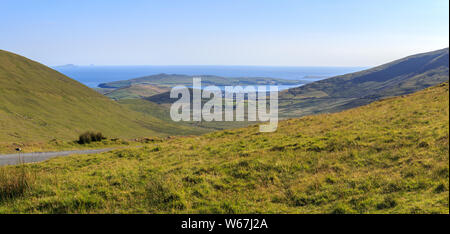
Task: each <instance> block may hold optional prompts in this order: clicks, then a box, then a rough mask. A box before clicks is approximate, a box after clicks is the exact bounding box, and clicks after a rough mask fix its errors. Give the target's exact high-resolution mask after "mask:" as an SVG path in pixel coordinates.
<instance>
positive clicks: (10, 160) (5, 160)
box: [0, 148, 115, 166]
mask: <svg viewBox="0 0 450 234" xmlns="http://www.w3.org/2000/svg"><path fill="white" fill-rule="evenodd" d="M113 149H115V148H107V149H91V150H71V151H59V152H36V153H21V154H0V166H4V165H15V164H19V163H31V162H40V161H44V160H47V159H49V158H53V157H59V156H68V155H72V154H95V153H102V152H107V151H111V150H113Z"/></svg>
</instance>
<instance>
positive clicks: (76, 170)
mask: <svg viewBox="0 0 450 234" xmlns="http://www.w3.org/2000/svg"><path fill="white" fill-rule="evenodd" d="M448 89H449V86H448V83H444V84H442V85H439V86H437V87H432V88H428V89H425V90H423V91H419V92H417V93H414V94H410V95H407V96H402V97H395V98H389V99H385V100H382V101H377V102H374V103H371V104H369V105H367V106H362V107H359V108H354V109H350V110H347V111H344V112H340V113H335V114H321V115H316V116H307V117H303V118H299V119H289V120H285V121H281V122H280V123H279V127H278V130H277V131H276V132H274V133H260V132H259V131H258V130H259V128H258V126H251V127H247V128H242V129H235V130H226V131H218V132H213V133H209V134H206V135H202V136H193V137H175V138H171V139H167V140H162V141H159V142H151V143H148V144H146V146H145V147H143V148H140V149H124V150H116V151H113V152H110V153H102V154H94V155H82V156H70V157H62V158H54V159H51V160H48V161H46V162H43V163H37V164H28V165H22V166H7V167H2V168H0V213H447V214H448V213H449V192H448V191H449V190H448V189H449V154H448V153H449V91H448Z"/></svg>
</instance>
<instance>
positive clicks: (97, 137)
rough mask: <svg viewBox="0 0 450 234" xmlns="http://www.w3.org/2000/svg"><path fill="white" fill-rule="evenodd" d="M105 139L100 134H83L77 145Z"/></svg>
mask: <svg viewBox="0 0 450 234" xmlns="http://www.w3.org/2000/svg"><path fill="white" fill-rule="evenodd" d="M104 139H106V137H104V136H103V134H102V133H101V132H97V133H95V132H85V133H83V134H81V135H80V136H79V137H78V143H79V144H89V143H91V142H95V141H102V140H104Z"/></svg>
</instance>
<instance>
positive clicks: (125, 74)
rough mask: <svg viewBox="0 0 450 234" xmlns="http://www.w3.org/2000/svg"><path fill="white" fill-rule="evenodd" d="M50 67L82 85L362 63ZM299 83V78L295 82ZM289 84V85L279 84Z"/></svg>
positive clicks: (315, 70)
mask: <svg viewBox="0 0 450 234" xmlns="http://www.w3.org/2000/svg"><path fill="white" fill-rule="evenodd" d="M53 69H55V70H57V71H59V72H61V73H63V74H64V75H66V76H68V77H71V78H73V79H75V80H77V81H79V82H81V83H83V84H84V85H86V86H89V87H92V88H93V87H97V86H98V85H99V84H100V83H107V82H112V81H118V80H128V79H132V78H138V77H143V76H149V75H155V74H160V73H167V74H183V75H191V76H194V75H198V76H201V75H216V76H223V77H271V78H283V79H290V80H299V81H301V82H312V81H317V80H321V79H324V78H328V77H332V76H336V75H343V74H346V73H350V72H356V71H360V70H364V69H365V68H363V67H271V66H75V65H66V66H59V67H53ZM299 83H300V82H299ZM282 88H289V87H282Z"/></svg>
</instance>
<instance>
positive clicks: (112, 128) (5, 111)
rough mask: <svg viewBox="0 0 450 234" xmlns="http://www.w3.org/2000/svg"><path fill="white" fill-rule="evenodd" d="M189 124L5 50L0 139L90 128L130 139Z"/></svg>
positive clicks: (0, 56) (60, 135) (71, 135)
mask: <svg viewBox="0 0 450 234" xmlns="http://www.w3.org/2000/svg"><path fill="white" fill-rule="evenodd" d="M177 129H179V130H180V133H182V132H183V131H184V130H188V129H186V127H184V126H182V127H181V128H178V125H176V124H174V123H170V122H165V121H161V120H160V119H158V118H154V117H152V116H150V115H145V114H142V113H138V112H135V111H132V110H129V109H127V108H125V107H123V106H121V105H119V104H117V103H116V102H114V101H112V100H110V99H108V98H107V97H105V96H103V95H101V94H99V93H97V92H95V91H93V90H92V89H90V88H88V87H86V86H84V85H82V84H80V83H78V82H76V81H74V80H72V79H70V78H68V77H66V76H64V75H62V74H61V73H59V72H57V71H55V70H52V69H50V68H48V67H46V66H44V65H42V64H39V63H37V62H34V61H32V60H29V59H27V58H24V57H22V56H19V55H16V54H13V53H10V52H6V51H2V50H0V142H29V141H43V140H50V139H53V138H57V139H63V140H73V139H75V138H76V137H77V136H78V134H79V133H81V132H84V131H86V130H95V131H101V132H103V133H104V134H105V135H107V136H109V137H123V138H131V137H138V136H154V135H168V134H177Z"/></svg>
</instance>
